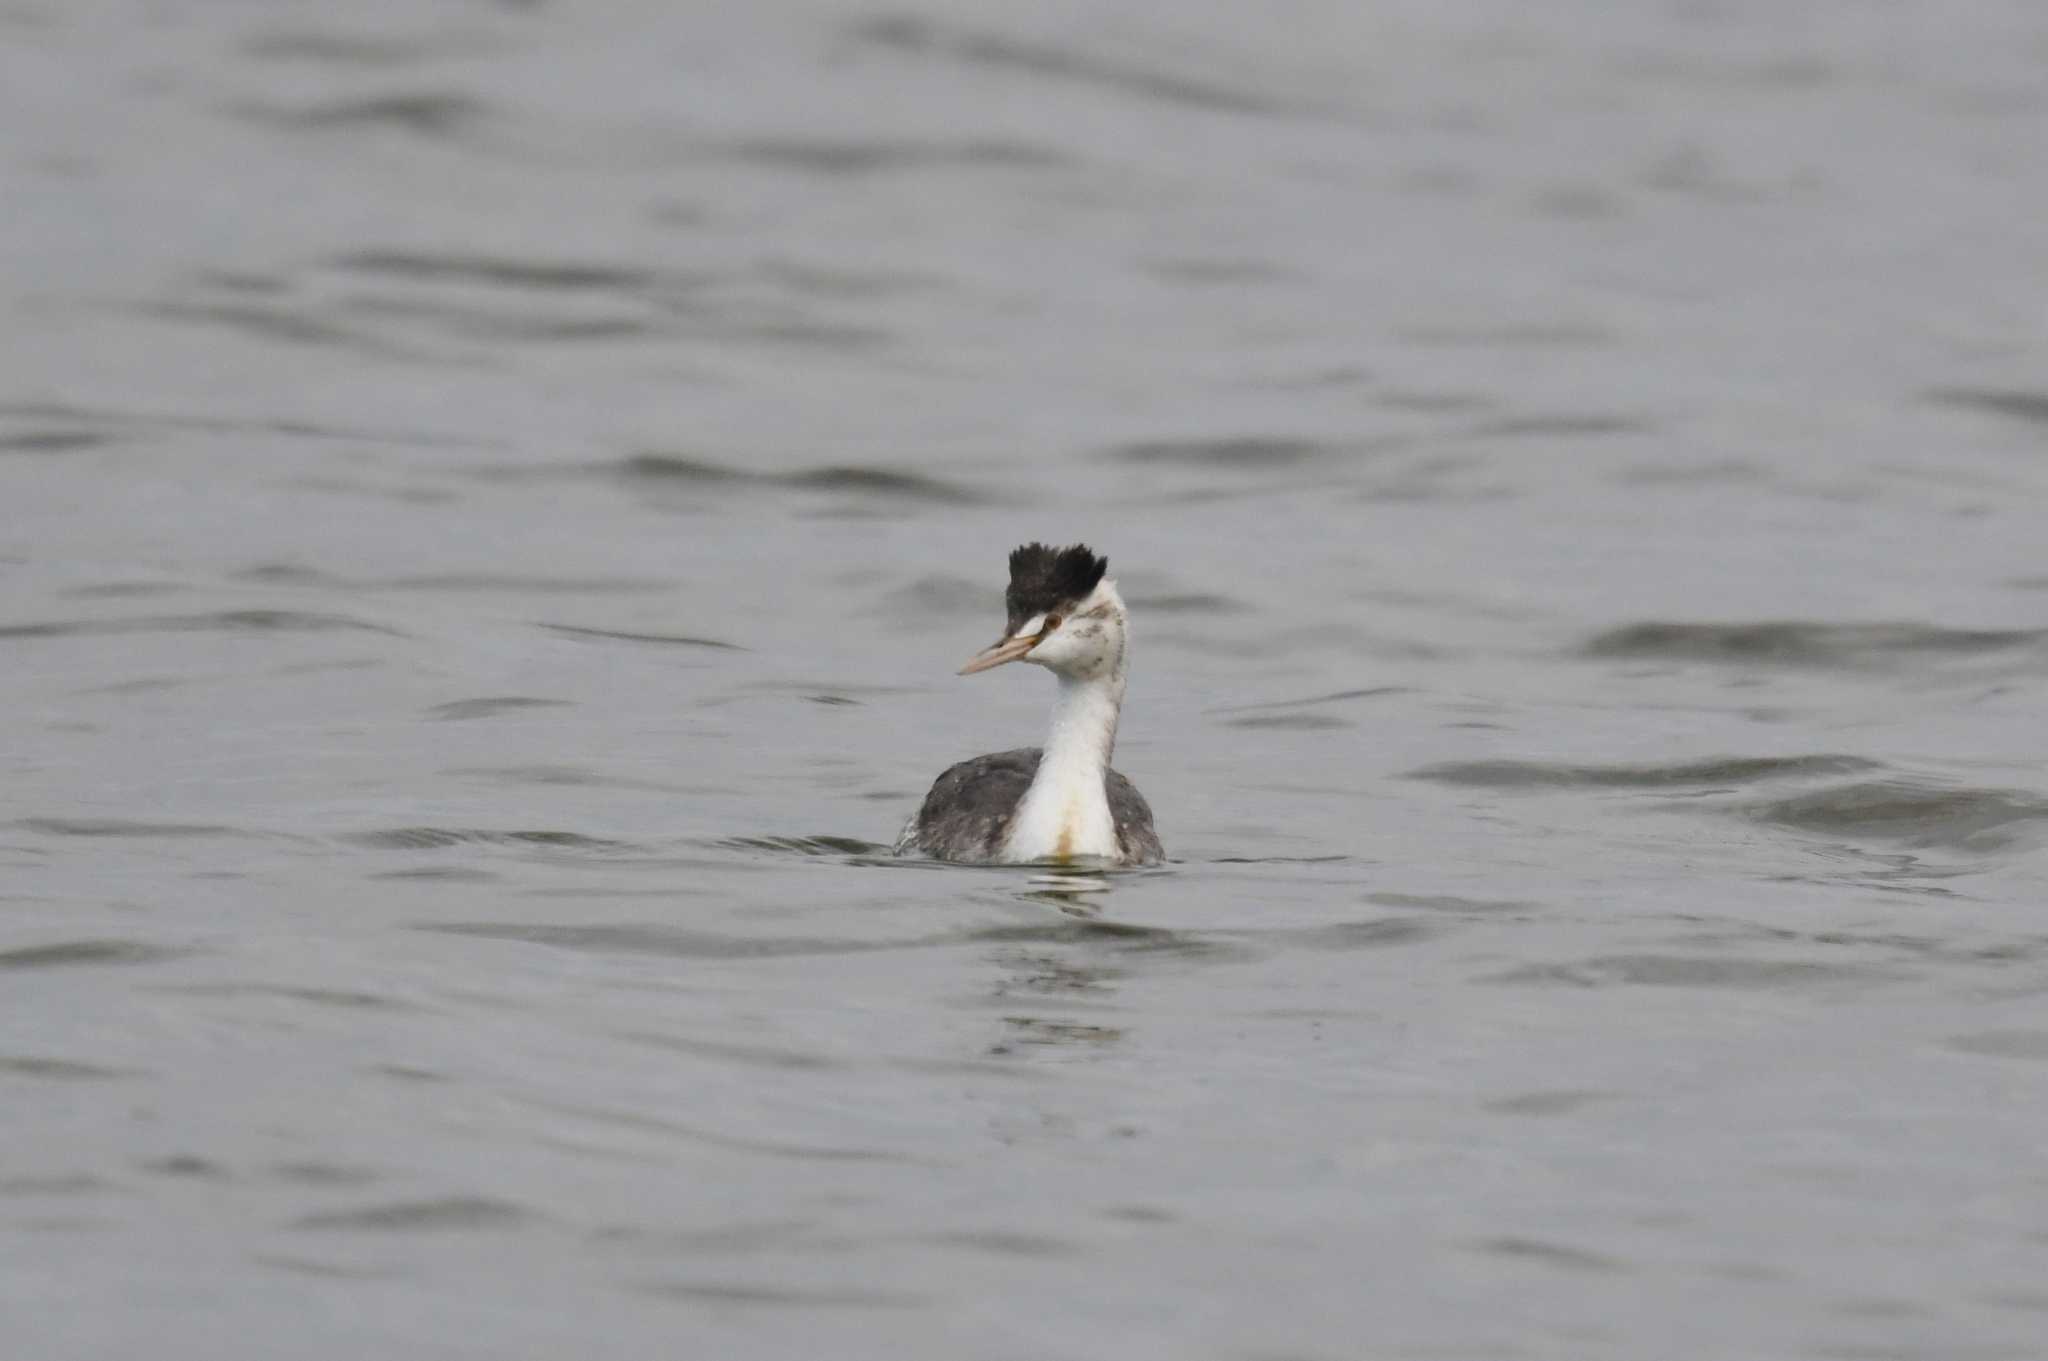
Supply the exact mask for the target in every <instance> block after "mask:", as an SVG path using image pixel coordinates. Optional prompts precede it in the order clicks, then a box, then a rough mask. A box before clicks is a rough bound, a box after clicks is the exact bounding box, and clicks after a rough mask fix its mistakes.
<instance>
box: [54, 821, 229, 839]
mask: <svg viewBox="0 0 2048 1361" xmlns="http://www.w3.org/2000/svg"><path fill="white" fill-rule="evenodd" d="M15 826H17V827H25V828H27V829H28V830H29V831H31V832H41V833H43V834H44V835H46V836H132V837H209V836H255V835H258V834H257V833H255V832H248V831H244V830H242V829H241V828H239V827H223V826H221V825H219V824H217V823H211V822H130V821H128V820H126V819H123V818H23V819H21V821H19V822H17V823H16V824H15Z"/></svg>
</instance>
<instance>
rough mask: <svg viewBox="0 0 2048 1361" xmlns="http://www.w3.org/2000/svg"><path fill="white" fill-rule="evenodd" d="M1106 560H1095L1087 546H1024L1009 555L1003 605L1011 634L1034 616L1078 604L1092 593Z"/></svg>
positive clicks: (1104, 567) (1104, 568)
mask: <svg viewBox="0 0 2048 1361" xmlns="http://www.w3.org/2000/svg"><path fill="white" fill-rule="evenodd" d="M1108 570H1109V559H1108V558H1098V557H1096V556H1095V554H1094V553H1092V552H1090V551H1089V549H1088V545H1087V544H1084V543H1077V544H1075V545H1074V546H1073V547H1071V548H1053V547H1050V546H1048V545H1046V544H1042V543H1027V544H1025V545H1024V546H1023V547H1021V548H1019V549H1017V550H1015V551H1014V552H1012V553H1011V554H1010V589H1009V590H1008V591H1006V592H1004V593H1003V603H1004V604H1005V605H1007V606H1008V607H1009V611H1010V632H1012V633H1015V632H1016V631H1017V626H1018V625H1019V624H1021V623H1023V622H1024V621H1025V620H1027V619H1029V618H1031V616H1033V615H1035V614H1051V613H1053V612H1054V611H1056V610H1058V609H1059V608H1060V607H1061V606H1063V605H1071V604H1073V603H1074V602H1075V601H1077V600H1081V599H1083V598H1085V597H1086V596H1087V594H1088V593H1089V592H1090V591H1092V590H1094V589H1095V583H1097V582H1098V581H1101V580H1102V574H1103V573H1104V572H1107V571H1108Z"/></svg>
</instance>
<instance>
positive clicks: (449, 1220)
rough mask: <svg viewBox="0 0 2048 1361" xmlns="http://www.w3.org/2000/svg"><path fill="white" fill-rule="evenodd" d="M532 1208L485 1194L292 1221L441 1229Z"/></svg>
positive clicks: (484, 1225)
mask: <svg viewBox="0 0 2048 1361" xmlns="http://www.w3.org/2000/svg"><path fill="white" fill-rule="evenodd" d="M538 1217H539V1216H537V1215H536V1214H535V1213H534V1211H532V1210H529V1209H526V1208H524V1207H523V1206H519V1205H514V1204H513V1203H512V1202H510V1201H506V1200H494V1199H492V1198H490V1197H488V1196H443V1197H440V1198H439V1199H435V1200H403V1201H397V1202H394V1203H391V1204H387V1205H367V1206H364V1207H363V1208H361V1209H356V1210H322V1211H319V1212H317V1213H315V1214H309V1215H302V1216H300V1217H299V1218H298V1219H296V1220H293V1221H292V1227H293V1228H297V1229H370V1230H376V1231H378V1232H383V1233H416V1232H420V1231H423V1230H444V1229H502V1228H509V1227H511V1226H512V1225H515V1224H523V1223H526V1222H528V1221H530V1220H533V1219H536V1218H538Z"/></svg>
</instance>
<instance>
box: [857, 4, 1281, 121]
mask: <svg viewBox="0 0 2048 1361" xmlns="http://www.w3.org/2000/svg"><path fill="white" fill-rule="evenodd" d="M847 31H848V35H849V36H850V37H852V38H853V39H854V40H855V41H857V42H862V43H867V44H871V45H873V46H876V47H885V48H890V49H893V50H895V51H898V52H903V53H907V54H910V55H913V56H921V57H924V56H931V57H941V58H945V59H947V60H951V61H957V62H963V63H966V64H969V65H974V66H985V67H991V68H995V69H998V70H1007V71H1013V72H1017V73H1020V74H1023V75H1029V76H1040V77H1046V78H1049V79H1053V80H1062V81H1067V82H1070V83H1072V84H1076V85H1086V86H1093V87H1095V88H1098V89H1102V90H1106V91H1109V92H1110V93H1113V94H1121V95H1127V96H1131V97H1133V98H1137V99H1145V100H1152V101H1156V102H1159V103H1166V104H1178V105H1182V106H1184V107H1187V108H1194V109H1206V110H1209V111H1211V112H1215V113H1249V114H1283V113H1305V112H1313V111H1315V109H1314V107H1313V106H1312V105H1309V104H1307V103H1305V102H1299V101H1293V100H1286V99H1281V98H1279V97H1277V96H1273V95H1269V94H1265V93H1262V92H1260V91H1256V90H1250V89H1246V88H1243V87H1242V86H1238V85H1233V84H1228V83H1225V82H1223V81H1217V80H1209V79H1206V78H1204V77H1201V76H1196V75H1188V74H1183V73H1180V72H1174V71H1164V70H1159V69H1156V68H1148V67H1144V66H1138V65H1134V64H1130V63H1126V62H1121V61H1116V60H1113V59H1110V58H1108V57H1103V56H1099V55H1097V54H1096V53H1094V52H1089V51H1084V50H1081V49H1078V48H1068V47H1059V46H1056V45H1054V44H1051V43H1042V42H1033V41H1030V40H1028V39H1024V38H1018V37H1013V36H1011V35H1009V34H1006V33H993V32H988V31H986V30H980V29H973V28H964V27H956V26H954V25H951V24H946V23H941V22H937V21H934V20H931V19H927V18H925V17H923V16H921V15H911V14H887V15H877V16H875V17H874V18H870V19H863V20H860V21H858V22H857V23H854V24H853V25H851V26H850V27H849V28H848V30H847Z"/></svg>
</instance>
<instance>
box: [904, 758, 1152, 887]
mask: <svg viewBox="0 0 2048 1361" xmlns="http://www.w3.org/2000/svg"><path fill="white" fill-rule="evenodd" d="M1043 755H1044V752H1043V751H1042V750H1041V749H1040V748H1038V747H1018V748H1017V749H1016V750H1014V751H992V752H990V753H989V754H988V755H986V756H975V757H972V758H970V759H968V760H965V761H962V762H960V763H959V764H957V765H952V766H948V767H947V768H946V770H945V771H944V773H942V774H941V775H940V776H939V778H938V779H936V780H933V781H932V789H931V793H929V794H927V795H925V796H924V804H923V806H922V807H920V808H919V809H918V810H917V815H916V816H915V817H913V818H911V820H910V823H909V825H908V826H906V827H905V828H904V829H903V835H902V836H900V837H898V838H897V840H896V853H897V854H898V855H903V854H906V853H908V852H910V851H923V852H924V853H925V854H926V855H929V856H933V857H935V858H937V859H940V860H980V861H991V860H994V859H996V858H997V857H998V856H999V855H1001V854H1002V849H1003V839H1004V838H1005V837H1006V836H1007V835H1008V834H1009V831H1010V823H1011V821H1012V820H1013V819H1014V818H1015V817H1016V815H1017V805H1018V804H1020V803H1022V802H1024V792H1025V791H1026V790H1028V789H1029V788H1031V780H1032V778H1033V777H1034V776H1036V775H1037V774H1038V761H1039V758H1040V757H1041V756H1043ZM1134 792H1135V791H1134ZM1140 802H1141V803H1142V802H1143V800H1140Z"/></svg>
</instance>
